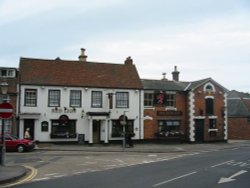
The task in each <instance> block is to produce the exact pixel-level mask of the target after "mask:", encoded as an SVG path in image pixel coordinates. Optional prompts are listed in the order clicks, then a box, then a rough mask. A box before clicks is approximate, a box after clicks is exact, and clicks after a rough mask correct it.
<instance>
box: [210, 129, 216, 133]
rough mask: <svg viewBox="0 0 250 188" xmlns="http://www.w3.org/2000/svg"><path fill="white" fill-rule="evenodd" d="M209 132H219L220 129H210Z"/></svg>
mask: <svg viewBox="0 0 250 188" xmlns="http://www.w3.org/2000/svg"><path fill="white" fill-rule="evenodd" d="M208 132H218V129H208Z"/></svg>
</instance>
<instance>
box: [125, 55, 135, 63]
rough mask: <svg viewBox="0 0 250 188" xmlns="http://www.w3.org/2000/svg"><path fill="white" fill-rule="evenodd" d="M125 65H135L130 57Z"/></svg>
mask: <svg viewBox="0 0 250 188" xmlns="http://www.w3.org/2000/svg"><path fill="white" fill-rule="evenodd" d="M125 65H133V59H132V58H131V57H130V56H129V57H127V59H126V60H125Z"/></svg>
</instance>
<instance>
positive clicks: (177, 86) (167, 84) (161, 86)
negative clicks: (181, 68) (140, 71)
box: [141, 79, 188, 91]
mask: <svg viewBox="0 0 250 188" xmlns="http://www.w3.org/2000/svg"><path fill="white" fill-rule="evenodd" d="M141 81H142V84H143V87H144V89H149V90H150V89H152V90H165V91H184V89H185V88H186V87H187V85H188V82H176V81H168V80H149V79H142V80H141Z"/></svg>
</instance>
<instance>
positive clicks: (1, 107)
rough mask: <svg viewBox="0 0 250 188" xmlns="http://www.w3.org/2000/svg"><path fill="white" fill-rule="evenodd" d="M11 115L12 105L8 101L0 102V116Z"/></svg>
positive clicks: (4, 117) (8, 116) (5, 117)
mask: <svg viewBox="0 0 250 188" xmlns="http://www.w3.org/2000/svg"><path fill="white" fill-rule="evenodd" d="M12 115H13V106H12V105H11V104H10V103H7V102H5V103H2V104H0V118H2V119H9V118H11V117H12Z"/></svg>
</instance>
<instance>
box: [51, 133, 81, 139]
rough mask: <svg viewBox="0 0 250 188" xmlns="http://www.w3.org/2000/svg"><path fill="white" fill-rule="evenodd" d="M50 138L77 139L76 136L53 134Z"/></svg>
mask: <svg viewBox="0 0 250 188" xmlns="http://www.w3.org/2000/svg"><path fill="white" fill-rule="evenodd" d="M50 138H76V134H69V135H68V134H51V135H50Z"/></svg>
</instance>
